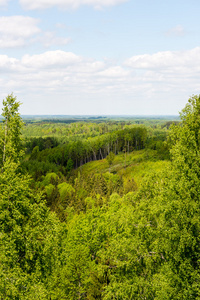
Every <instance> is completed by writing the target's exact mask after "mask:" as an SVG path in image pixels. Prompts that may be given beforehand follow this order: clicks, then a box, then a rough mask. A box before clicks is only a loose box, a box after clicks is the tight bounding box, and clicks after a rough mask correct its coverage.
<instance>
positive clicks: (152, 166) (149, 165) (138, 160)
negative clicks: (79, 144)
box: [76, 150, 170, 187]
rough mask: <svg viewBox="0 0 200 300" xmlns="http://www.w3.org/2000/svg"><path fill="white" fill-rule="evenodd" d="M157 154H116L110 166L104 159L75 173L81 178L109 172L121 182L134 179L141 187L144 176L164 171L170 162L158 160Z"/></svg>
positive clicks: (140, 152)
mask: <svg viewBox="0 0 200 300" xmlns="http://www.w3.org/2000/svg"><path fill="white" fill-rule="evenodd" d="M156 157H157V153H156V151H154V150H140V151H133V152H131V153H129V154H126V155H125V154H124V153H122V154H118V155H116V156H115V159H114V161H113V164H112V166H111V167H110V168H109V164H108V162H107V160H106V159H102V160H99V161H93V162H89V163H87V164H85V165H83V166H81V167H80V168H79V169H78V170H77V171H76V172H78V171H79V172H80V173H81V174H82V175H83V176H84V175H85V176H87V175H88V174H89V173H105V172H111V173H113V174H118V175H119V176H120V177H123V180H127V179H134V181H135V182H136V184H137V186H138V187H139V186H140V185H141V182H142V181H143V178H144V177H145V176H146V174H150V173H152V172H157V171H161V170H164V169H165V168H166V167H167V166H168V165H169V164H170V162H169V161H167V160H158V159H157V158H156Z"/></svg>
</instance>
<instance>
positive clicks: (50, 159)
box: [24, 126, 147, 178]
mask: <svg viewBox="0 0 200 300" xmlns="http://www.w3.org/2000/svg"><path fill="white" fill-rule="evenodd" d="M146 141H147V129H146V128H145V127H141V126H135V127H133V128H125V129H122V130H117V131H113V132H111V133H106V134H103V135H100V136H96V137H93V138H91V137H89V138H87V139H79V140H77V141H70V142H68V143H66V144H64V145H58V142H57V140H56V139H55V138H53V137H47V138H38V139H36V138H33V139H30V140H29V141H28V142H27V145H26V147H27V151H28V152H29V153H31V154H30V157H29V160H28V161H25V162H24V166H25V167H26V168H28V170H29V172H31V173H32V174H33V173H36V174H35V176H36V178H37V177H38V176H40V175H44V174H45V173H46V171H47V170H48V171H55V168H58V167H60V170H61V171H62V172H64V173H65V172H67V171H70V170H71V169H72V168H78V167H79V166H81V165H83V164H85V163H87V162H90V161H94V160H100V159H104V158H106V157H107V155H108V154H109V153H110V152H113V153H114V154H118V153H119V152H122V151H123V152H127V153H129V152H130V151H133V150H140V149H144V147H145V143H146ZM33 161H34V162H33ZM48 168H50V169H48ZM63 168H64V169H63ZM31 170H32V171H31Z"/></svg>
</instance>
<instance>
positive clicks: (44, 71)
mask: <svg viewBox="0 0 200 300" xmlns="http://www.w3.org/2000/svg"><path fill="white" fill-rule="evenodd" d="M199 77H200V48H194V49H191V50H188V51H182V52H180V51H179V52H170V51H167V52H159V53H155V54H152V55H148V54H146V55H140V56H134V57H132V58H130V59H128V60H126V62H125V63H124V65H118V64H116V63H114V62H106V61H98V60H94V59H88V58H85V57H82V56H78V55H76V54H74V53H71V52H65V51H61V50H57V51H47V52H44V53H42V54H38V55H24V56H23V57H22V58H21V59H16V58H12V57H8V56H7V55H0V86H1V89H0V90H1V91H0V97H2V95H3V96H4V94H5V93H6V92H7V93H9V92H12V91H13V92H14V93H15V91H18V94H20V95H23V99H22V100H20V101H23V102H24V110H25V113H41V114H48V113H61V114H66V113H75V114H76V113H81V112H82V113H85V114H87V109H89V111H88V113H92V107H93V109H95V107H97V106H98V105H99V110H98V111H97V113H103V111H104V110H105V109H107V108H109V107H110V111H109V110H107V111H105V113H112V114H114V113H117V111H116V112H115V111H114V110H113V109H115V108H113V105H112V103H113V101H118V106H116V107H118V108H116V109H118V112H120V113H123V112H124V113H125V112H128V113H130V114H138V113H141V112H140V111H139V110H142V111H143V113H147V114H149V113H151V112H152V110H153V109H154V111H155V107H156V109H158V113H163V114H165V113H168V111H169V109H170V105H171V107H173V108H174V113H177V112H178V110H180V109H182V107H183V106H184V104H185V101H186V100H187V99H185V98H187V97H189V96H190V95H191V94H193V93H199V89H200V87H199ZM39 99H40V101H39ZM50 99H51V100H50ZM89 99H90V100H89ZM117 99H118V100H117ZM173 99H175V100H176V101H175V103H174V102H173V101H174V100H173ZM177 99H180V100H177ZM181 99H183V100H181ZM35 101H36V102H37V101H39V102H37V105H38V107H37V105H36V104H34V103H35ZM153 101H154V105H152V102H153ZM170 101H171V104H169V103H170ZM181 101H182V104H180V107H178V104H176V103H181ZM97 102H98V103H99V104H97ZM135 102H136V103H137V105H135V104H134V103H135ZM95 103H96V104H95ZM40 105H41V106H43V108H42V107H41V108H40ZM95 105H96V106H95ZM30 107H32V108H31V110H30ZM52 107H53V108H52ZM69 107H72V109H71V110H69ZM136 107H138V110H137V111H136V110H134V109H135V108H136ZM112 110H113V111H112ZM154 113H156V111H155V112H154Z"/></svg>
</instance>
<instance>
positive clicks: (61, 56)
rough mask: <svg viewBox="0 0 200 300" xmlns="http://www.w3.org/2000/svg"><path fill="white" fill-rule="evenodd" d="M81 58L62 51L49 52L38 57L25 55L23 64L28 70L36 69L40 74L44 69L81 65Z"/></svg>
mask: <svg viewBox="0 0 200 300" xmlns="http://www.w3.org/2000/svg"><path fill="white" fill-rule="evenodd" d="M80 61H81V58H80V57H79V56H77V55H75V54H73V53H71V52H64V51H61V50H57V51H48V52H45V53H43V54H38V55H32V56H30V55H25V56H24V57H23V58H22V64H23V65H24V66H26V67H27V68H31V69H36V70H37V71H38V72H39V71H40V69H44V68H51V69H52V68H53V69H59V68H66V67H68V66H71V65H73V64H75V63H79V62H80Z"/></svg>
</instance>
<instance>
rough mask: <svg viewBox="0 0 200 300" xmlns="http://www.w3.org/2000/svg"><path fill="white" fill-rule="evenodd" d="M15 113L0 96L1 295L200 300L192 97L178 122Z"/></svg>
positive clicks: (197, 143)
mask: <svg viewBox="0 0 200 300" xmlns="http://www.w3.org/2000/svg"><path fill="white" fill-rule="evenodd" d="M19 106H20V103H19V102H18V101H17V99H16V98H15V97H14V96H13V95H12V94H11V95H8V96H7V98H6V99H5V100H3V112H2V117H3V119H2V123H1V127H0V167H1V173H0V191H1V193H0V224H1V232H0V299H1V300H7V299H16V300H21V299H22V300H23V299H25V300H26V299H27V300H29V299H38V300H42V299H48V300H56V299H57V300H62V299H63V300H64V299H72V300H73V299H74V300H76V299H77V300H78V299H89V300H93V299H104V300H111V299H113V300H114V299H118V300H126V299H127V300H128V299H138V300H139V299H148V300H151V299H152V300H153V299H156V300H166V299H175V300H178V299H179V300H182V299H200V284H199V281H200V272H199V262H200V218H199V214H200V199H199V195H200V118H199V116H200V96H193V97H192V98H190V99H189V100H188V103H187V104H186V106H185V108H184V109H183V110H182V112H181V113H180V122H179V121H177V120H174V121H173V120H156V121H155V120H143V121H142V122H139V121H138V120H137V121H135V120H132V119H128V120H122V119H109V120H107V119H105V118H96V119H88V118H87V120H76V121H74V120H73V121H72V122H70V121H68V122H67V121H63V122H61V121H59V122H57V121H56V122H55V121H51V120H33V121H32V122H30V121H28V122H26V121H25V122H23V120H22V118H21V116H20V114H19V112H18V111H19Z"/></svg>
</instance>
